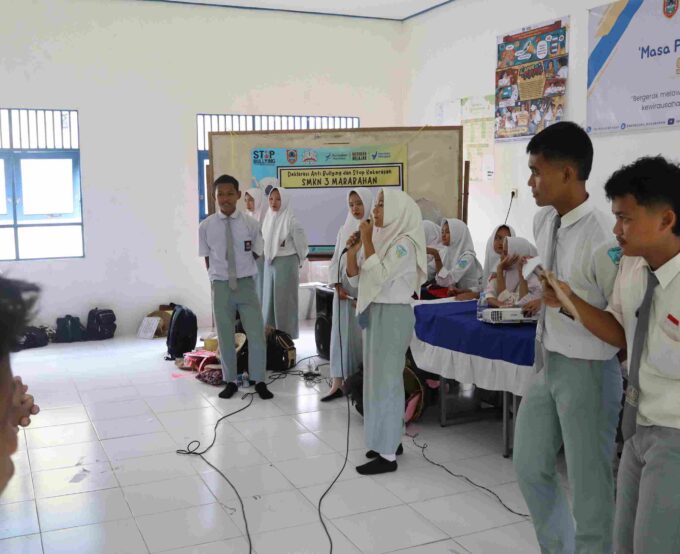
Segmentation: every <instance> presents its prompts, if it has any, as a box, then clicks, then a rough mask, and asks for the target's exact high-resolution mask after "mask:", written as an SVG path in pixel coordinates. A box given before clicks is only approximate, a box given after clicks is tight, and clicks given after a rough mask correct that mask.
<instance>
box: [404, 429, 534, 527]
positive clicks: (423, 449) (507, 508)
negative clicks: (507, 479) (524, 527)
mask: <svg viewBox="0 0 680 554" xmlns="http://www.w3.org/2000/svg"><path fill="white" fill-rule="evenodd" d="M406 436H407V437H409V438H410V439H411V440H412V441H413V444H414V446H415V447H416V448H420V451H421V452H422V454H423V458H425V459H426V460H427V461H428V462H430V463H431V464H432V465H434V466H437V467H440V468H442V469H443V470H444V471H446V472H447V473H448V474H450V475H453V476H454V477H458V478H459V479H464V480H465V481H467V482H468V483H470V484H471V485H473V486H475V487H477V488H478V489H482V490H485V491H486V492H488V493H491V494H492V495H494V496H495V497H496V499H497V500H498V502H500V503H501V505H502V506H503V507H504V508H505V509H506V510H508V512H511V513H513V514H515V515H518V516H521V517H526V518H530V517H531V516H529V514H522V513H520V512H516V511H515V510H513V509H512V508H511V507H510V506H508V505H507V504H506V503H505V502H503V501H502V500H501V497H500V496H498V495H497V494H496V493H495V492H493V491H492V490H491V489H488V488H486V487H485V486H483V485H480V484H479V483H475V482H474V481H473V480H472V479H470V478H468V477H466V476H465V475H459V474H457V473H453V471H451V470H450V469H449V468H448V467H446V466H445V465H442V464H440V463H438V462H435V461H434V460H431V459H430V458H428V457H427V454H425V449H426V448H427V443H426V442H425V443H423V444H418V443H417V442H416V437H417V436H418V434H417V433H416V434H415V435H409V434H408V433H407V434H406Z"/></svg>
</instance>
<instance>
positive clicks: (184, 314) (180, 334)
mask: <svg viewBox="0 0 680 554" xmlns="http://www.w3.org/2000/svg"><path fill="white" fill-rule="evenodd" d="M197 339H198V323H197V321H196V314H194V312H192V311H191V310H190V309H189V308H185V307H184V306H180V305H175V306H174V308H173V310H172V319H171V320H170V328H169V329H168V339H167V341H166V344H167V346H168V353H167V355H166V356H165V359H166V360H174V359H175V358H182V357H183V356H184V354H186V353H187V352H191V351H192V350H193V349H194V348H196V340H197Z"/></svg>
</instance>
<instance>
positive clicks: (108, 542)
mask: <svg viewBox="0 0 680 554" xmlns="http://www.w3.org/2000/svg"><path fill="white" fill-rule="evenodd" d="M43 546H44V549H45V554H73V553H74V552H83V553H85V552H88V553H89V552H91V553H93V554H94V553H95V552H96V553H97V554H123V553H125V554H146V553H147V552H148V551H147V549H146V546H145V545H144V541H143V540H142V536H141V535H140V533H139V530H138V529H137V526H136V525H135V522H134V521H133V520H131V519H128V520H123V521H110V522H107V523H96V524H94V525H86V526H83V527H72V528H70V529H61V530H59V531H50V532H47V533H43Z"/></svg>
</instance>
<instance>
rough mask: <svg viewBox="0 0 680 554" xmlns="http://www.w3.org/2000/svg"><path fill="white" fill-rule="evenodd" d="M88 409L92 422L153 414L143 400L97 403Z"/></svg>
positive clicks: (89, 405)
mask: <svg viewBox="0 0 680 554" xmlns="http://www.w3.org/2000/svg"><path fill="white" fill-rule="evenodd" d="M86 409H87V413H88V414H89V416H90V419H91V420H92V421H96V420H99V419H119V418H121V417H134V416H141V415H147V414H151V413H153V412H152V411H151V408H149V406H148V405H147V403H146V402H145V401H144V400H142V399H141V398H136V399H133V400H122V401H118V402H96V403H94V404H88V405H87V407H86Z"/></svg>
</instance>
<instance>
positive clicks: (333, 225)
mask: <svg viewBox="0 0 680 554" xmlns="http://www.w3.org/2000/svg"><path fill="white" fill-rule="evenodd" d="M209 145H210V169H211V173H212V175H214V176H215V177H218V176H220V175H222V174H225V173H226V174H229V175H232V176H234V177H236V179H238V181H239V183H241V191H242V192H245V191H247V189H248V188H250V187H253V186H262V181H264V179H262V178H261V175H262V173H261V171H262V168H263V164H269V165H270V166H276V170H275V168H273V167H267V166H265V167H267V170H268V171H270V172H271V173H272V174H276V175H277V177H279V178H281V182H282V183H283V186H284V187H286V188H288V187H287V186H286V183H288V184H289V186H290V187H291V189H290V190H292V191H293V192H294V193H295V194H297V195H298V196H297V200H295V201H294V202H292V204H293V206H294V207H295V210H296V217H297V218H298V219H299V220H300V221H301V223H302V224H303V226H305V230H306V231H307V233H308V236H309V237H310V245H311V246H312V247H313V251H316V252H317V253H322V252H323V251H324V249H328V248H329V247H330V248H331V251H332V247H333V245H334V244H333V243H334V239H335V234H336V233H337V230H338V229H339V227H340V225H342V222H343V221H344V219H345V216H346V214H347V207H346V201H345V196H346V194H347V191H348V189H349V188H351V187H352V186H371V187H374V189H375V191H376V194H377V190H378V188H379V186H401V187H402V188H403V189H404V190H405V191H406V192H407V193H408V194H409V195H410V196H411V197H412V198H413V199H414V200H416V201H417V202H419V201H420V202H423V201H426V202H427V203H429V204H430V205H434V206H436V208H437V209H438V210H439V211H440V212H441V215H442V216H444V217H459V218H463V216H464V202H463V192H464V184H463V181H464V176H463V128H462V127H443V126H442V127H422V128H418V127H396V128H366V129H347V130H344V129H342V130H312V131H309V130H308V131H268V132H239V133H230V132H217V133H210V135H209ZM270 158H271V159H270ZM381 160H382V161H384V163H381ZM345 164H346V165H345ZM371 164H377V166H378V167H379V171H377V170H374V169H371V168H375V167H376V165H371ZM325 168H330V169H329V170H328V171H325ZM333 168H335V169H337V171H336V170H334V169H333ZM343 168H344V169H346V171H344V173H343V172H342V169H343ZM362 168H363V169H362ZM366 168H368V169H366ZM321 169H324V171H321ZM298 170H300V171H298ZM312 170H313V171H312ZM400 172H403V174H400ZM345 174H346V175H349V176H350V177H347V178H345V177H343V176H342V175H345ZM352 174H354V175H359V177H351V175H352ZM310 175H312V176H314V177H316V176H321V175H331V176H335V175H340V176H339V177H337V178H335V177H331V178H330V179H328V178H325V177H321V178H320V179H318V180H317V179H316V178H315V179H304V177H305V176H310ZM373 175H378V177H373ZM352 179H353V180H352ZM308 183H309V185H308ZM366 183H368V184H366ZM303 186H309V187H310V188H309V189H307V190H303V189H302V187H303ZM300 195H305V196H304V200H307V199H309V202H306V201H301V200H302V199H303V196H300ZM210 197H212V194H210ZM322 198H323V199H324V202H323V203H319V200H320V199H322ZM340 199H341V200H340ZM213 204H214V201H213V202H212V203H211V205H210V213H212V212H213V211H214V205H213ZM329 237H332V238H331V239H330V240H329Z"/></svg>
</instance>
